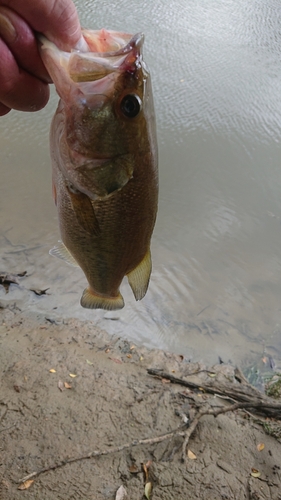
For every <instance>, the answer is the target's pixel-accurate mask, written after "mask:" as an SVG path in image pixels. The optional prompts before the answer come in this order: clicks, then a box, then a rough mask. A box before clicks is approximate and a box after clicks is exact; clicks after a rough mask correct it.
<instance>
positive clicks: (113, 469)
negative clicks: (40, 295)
mask: <svg viewBox="0 0 281 500" xmlns="http://www.w3.org/2000/svg"><path fill="white" fill-rule="evenodd" d="M151 367H153V368H161V369H163V370H164V371H167V372H170V373H171V372H172V373H174V374H176V375H179V376H184V374H185V373H186V370H189V371H190V370H191V369H192V367H193V368H194V371H196V370H198V369H202V370H204V369H206V367H204V366H203V365H200V366H199V365H198V364H194V365H191V364H190V363H188V362H187V361H186V360H185V359H183V358H182V357H181V356H178V355H172V354H169V353H167V352H164V351H157V350H147V349H145V348H142V347H141V346H137V345H132V343H129V342H128V341H126V340H122V339H120V338H117V337H110V336H109V335H108V334H107V333H106V332H105V331H103V330H99V329H97V328H96V327H95V326H93V324H91V323H90V322H80V321H78V320H75V319H73V320H71V319H70V320H61V321H56V322H54V323H51V322H50V320H46V319H45V317H44V316H43V315H39V314H37V315H36V314H35V313H28V312H22V311H20V310H19V309H18V308H17V306H16V305H14V306H13V307H11V306H10V307H9V308H5V309H3V308H2V309H0V371H1V389H0V456H1V460H0V498H1V500H2V499H3V500H18V499H19V498H22V497H23V496H24V497H25V498H27V499H38V498H40V500H41V499H42V500H55V499H56V500H58V499H60V500H70V499H73V500H74V499H75V500H78V499H83V500H86V499H87V500H88V499H89V500H90V499H92V500H93V499H96V500H103V499H115V496H116V491H117V490H118V488H119V487H120V486H121V485H123V486H124V487H125V488H126V491H127V493H128V497H127V498H128V499H132V500H133V499H134V500H135V499H142V498H145V497H144V474H143V468H142V464H145V463H147V462H149V461H152V466H151V475H152V484H153V490H152V495H151V499H153V500H158V499H159V500H160V499H161V500H163V499H179V498H198V499H201V500H204V499H208V500H210V499H214V500H215V499H217V500H218V499H221V498H224V499H235V500H236V499H238V498H239V500H242V499H255V500H256V499H273V500H280V498H281V493H280V491H281V472H280V453H281V444H280V442H278V440H277V439H276V438H274V437H272V436H270V435H268V434H266V433H265V432H264V430H263V428H262V427H261V425H259V424H258V423H257V422H256V421H253V420H252V419H251V418H250V417H249V416H248V415H246V414H245V412H242V411H236V412H233V413H229V414H224V415H219V416H218V417H217V418H214V417H212V416H205V417H202V419H201V421H200V423H199V424H198V426H197V428H196V430H195V432H194V434H193V435H192V437H191V439H190V442H189V445H188V449H189V450H190V451H191V452H192V453H193V454H194V456H195V457H196V458H194V457H193V455H191V456H192V457H193V458H190V459H189V460H188V461H187V465H185V464H184V463H182V461H181V449H182V442H183V438H182V437H180V436H177V437H175V438H173V439H168V440H166V441H164V442H161V443H158V444H150V445H140V446H134V447H131V448H129V449H126V450H123V451H121V452H118V453H112V454H109V455H107V456H101V457H98V458H90V459H85V460H80V461H77V462H74V463H71V464H66V465H64V466H62V467H60V468H57V469H54V470H50V471H48V472H45V473H43V474H40V475H39V476H38V477H35V478H34V482H33V483H32V484H31V485H30V486H29V488H28V489H26V490H24V491H23V490H19V489H18V487H19V481H20V479H21V478H23V477H24V476H26V475H27V474H30V473H32V472H34V471H38V470H40V469H42V468H46V467H49V466H51V465H53V464H56V463H59V462H61V461H64V460H67V459H69V458H70V457H79V456H81V455H85V454H87V453H89V452H93V451H94V450H104V449H108V448H110V447H112V448H115V447H117V446H121V445H123V444H124V443H130V442H131V443H133V442H134V441H135V440H138V439H143V438H153V437H155V436H158V435H160V434H164V433H167V432H170V431H171V430H173V429H175V428H177V427H178V426H180V425H181V424H182V422H181V419H180V417H179V414H181V413H182V411H183V410H184V411H186V413H187V414H188V413H190V414H191V415H192V411H193V409H192V404H191V403H190V401H192V400H190V398H189V399H188V398H186V397H185V394H187V393H188V395H189V396H190V395H192V391H189V390H187V389H186V388H184V387H181V386H179V385H177V384H171V383H169V382H168V381H167V380H161V379H157V378H154V377H152V376H150V375H148V374H147V368H151ZM217 369H219V367H215V368H214V370H217ZM50 370H51V371H50ZM222 370H223V371H224V373H225V374H226V376H231V370H232V367H227V366H226V365H225V366H224V367H223V368H222ZM186 391H187V392H186ZM194 397H195V398H197V400H198V397H199V398H202V401H204V399H205V398H207V397H209V396H208V395H206V394H204V393H202V394H199V395H198V394H195V395H194ZM212 404H213V405H217V404H221V403H220V402H219V400H218V399H216V397H215V396H212ZM260 444H263V445H264V446H263V447H262V450H260V449H259V448H261V447H259V446H258V445H260ZM253 469H256V470H258V471H259V472H260V476H259V477H253V475H252V471H253ZM132 470H133V471H134V472H132Z"/></svg>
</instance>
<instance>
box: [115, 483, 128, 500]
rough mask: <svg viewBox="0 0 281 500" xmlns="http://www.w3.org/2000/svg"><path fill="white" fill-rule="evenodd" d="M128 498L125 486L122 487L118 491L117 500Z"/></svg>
mask: <svg viewBox="0 0 281 500" xmlns="http://www.w3.org/2000/svg"><path fill="white" fill-rule="evenodd" d="M126 497H127V491H126V490H125V488H124V486H123V485H121V486H120V487H119V488H118V490H117V491H116V497H115V500H123V499H124V498H126Z"/></svg>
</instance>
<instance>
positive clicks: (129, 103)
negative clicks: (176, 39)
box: [39, 29, 158, 310]
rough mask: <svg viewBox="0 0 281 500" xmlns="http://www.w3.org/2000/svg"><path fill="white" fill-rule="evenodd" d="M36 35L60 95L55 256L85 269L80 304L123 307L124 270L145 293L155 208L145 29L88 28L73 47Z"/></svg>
mask: <svg viewBox="0 0 281 500" xmlns="http://www.w3.org/2000/svg"><path fill="white" fill-rule="evenodd" d="M39 40H40V41H39V45H40V54H41V58H42V60H43V62H44V64H45V66H46V68H47V71H48V73H49V74H50V76H51V78H52V80H53V82H54V85H55V88H56V91H57V93H58V95H59V97H60V99H59V103H58V107H57V110H56V112H55V115H54V117H53V120H52V124H51V129H50V151H51V160H52V184H53V197H54V201H55V204H56V207H57V213H58V220H59V228H60V235H61V240H60V241H59V243H58V245H56V246H55V247H54V248H53V249H52V250H51V251H50V253H51V255H53V256H56V257H58V258H61V259H63V260H65V261H66V262H67V263H68V264H70V265H72V266H78V267H80V268H81V269H82V271H83V272H84V275H85V277H86V279H87V282H88V286H87V288H86V289H85V290H84V292H83V294H82V297H81V300H80V304H81V306H82V307H85V308H89V309H104V310H116V309H122V308H123V307H124V305H125V304H124V299H123V297H122V295H121V293H120V285H121V283H122V281H123V279H124V277H125V276H127V279H128V282H129V285H130V287H131V289H132V292H133V294H134V297H135V299H136V300H137V301H138V300H141V299H142V298H143V297H144V296H145V294H146V292H147V288H148V285H149V280H150V275H151V269H152V262H151V251H150V245H151V237H152V233H153V229H154V226H155V221H156V215H157V206H158V159H157V156H158V154H157V137H156V124H155V113H154V106H153V95H152V86H151V78H150V73H149V70H148V68H147V66H146V64H145V62H144V60H143V56H142V47H143V42H144V35H143V34H142V33H137V34H135V35H132V34H127V33H122V32H116V31H109V30H105V29H101V30H87V29H83V30H82V39H81V40H80V42H79V43H78V45H77V46H76V47H75V48H74V49H72V50H71V51H70V52H65V51H62V50H60V49H59V48H58V47H57V46H56V45H55V44H54V43H53V42H51V41H49V40H48V39H46V38H45V37H44V36H41V35H40V39H39Z"/></svg>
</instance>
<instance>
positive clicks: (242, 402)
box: [17, 369, 281, 483]
mask: <svg viewBox="0 0 281 500" xmlns="http://www.w3.org/2000/svg"><path fill="white" fill-rule="evenodd" d="M147 371H148V373H149V374H151V375H154V376H157V377H159V378H164V379H168V380H170V381H171V382H174V383H177V384H181V385H184V386H187V387H191V388H193V389H197V390H199V389H200V390H202V389H203V390H204V391H205V392H209V393H211V394H218V395H220V396H222V397H225V398H226V399H231V400H232V401H235V402H234V403H233V404H230V405H228V406H222V407H219V408H214V407H212V406H211V405H210V403H208V402H206V403H204V404H203V405H202V406H201V407H200V408H199V410H198V411H197V413H195V415H194V417H193V419H192V420H191V421H190V422H188V423H185V424H184V425H181V426H180V427H178V428H177V429H174V430H173V431H171V432H168V433H166V434H162V435H160V436H156V437H153V438H146V439H139V440H135V441H132V442H131V443H125V444H123V445H120V446H117V447H115V448H108V449H105V450H94V451H91V452H89V453H86V454H85V455H80V456H78V457H73V458H68V459H65V460H63V461H61V462H59V463H56V464H53V465H50V466H48V467H44V468H43V469H40V470H38V471H36V472H32V473H31V474H28V475H27V476H25V477H23V478H22V479H20V480H19V481H17V483H24V482H26V481H28V480H30V479H32V478H35V477H38V476H39V475H40V474H43V473H44V472H49V471H51V470H55V469H59V468H61V467H64V466H65V465H67V464H71V463H74V462H78V461H81V460H86V459H90V458H97V457H101V456H105V455H110V454H113V453H118V452H120V451H123V450H126V449H129V448H132V447H134V446H140V445H148V444H149V445H152V444H156V443H161V442H162V441H166V440H168V439H171V438H174V437H176V436H181V437H183V438H184V441H183V445H182V460H183V461H184V462H186V461H187V446H188V442H189V439H190V437H191V436H192V434H193V432H194V431H195V429H196V427H197V425H198V423H199V421H200V419H201V418H202V417H203V416H204V415H213V416H214V417H217V416H218V415H221V414H223V413H227V412H230V411H235V410H239V409H244V410H251V412H253V413H256V414H258V415H263V416H267V417H268V416H270V417H275V418H276V419H279V420H280V419H281V404H280V403H275V402H274V401H272V400H271V399H270V398H269V397H267V396H265V395H264V394H262V393H261V392H260V391H258V390H257V389H255V388H254V387H252V386H251V385H250V384H249V383H248V382H247V380H246V379H245V378H244V376H243V374H242V373H241V372H240V370H239V369H236V371H235V378H236V381H237V382H238V384H239V385H238V384H237V386H236V384H234V383H233V382H230V381H228V383H227V382H225V383H222V382H221V381H220V382H219V383H217V382H216V381H214V380H213V379H212V381H211V382H207V383H206V382H202V381H200V383H198V384H197V383H195V382H194V381H188V380H186V379H180V378H177V377H175V376H174V375H171V374H169V373H164V372H163V371H162V370H155V369H149V370H147Z"/></svg>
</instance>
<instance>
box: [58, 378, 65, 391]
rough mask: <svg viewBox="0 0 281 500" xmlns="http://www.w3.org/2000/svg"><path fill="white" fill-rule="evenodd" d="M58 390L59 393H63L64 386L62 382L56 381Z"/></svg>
mask: <svg viewBox="0 0 281 500" xmlns="http://www.w3.org/2000/svg"><path fill="white" fill-rule="evenodd" d="M58 388H59V390H60V391H63V389H64V385H63V382H62V380H59V381H58Z"/></svg>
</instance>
